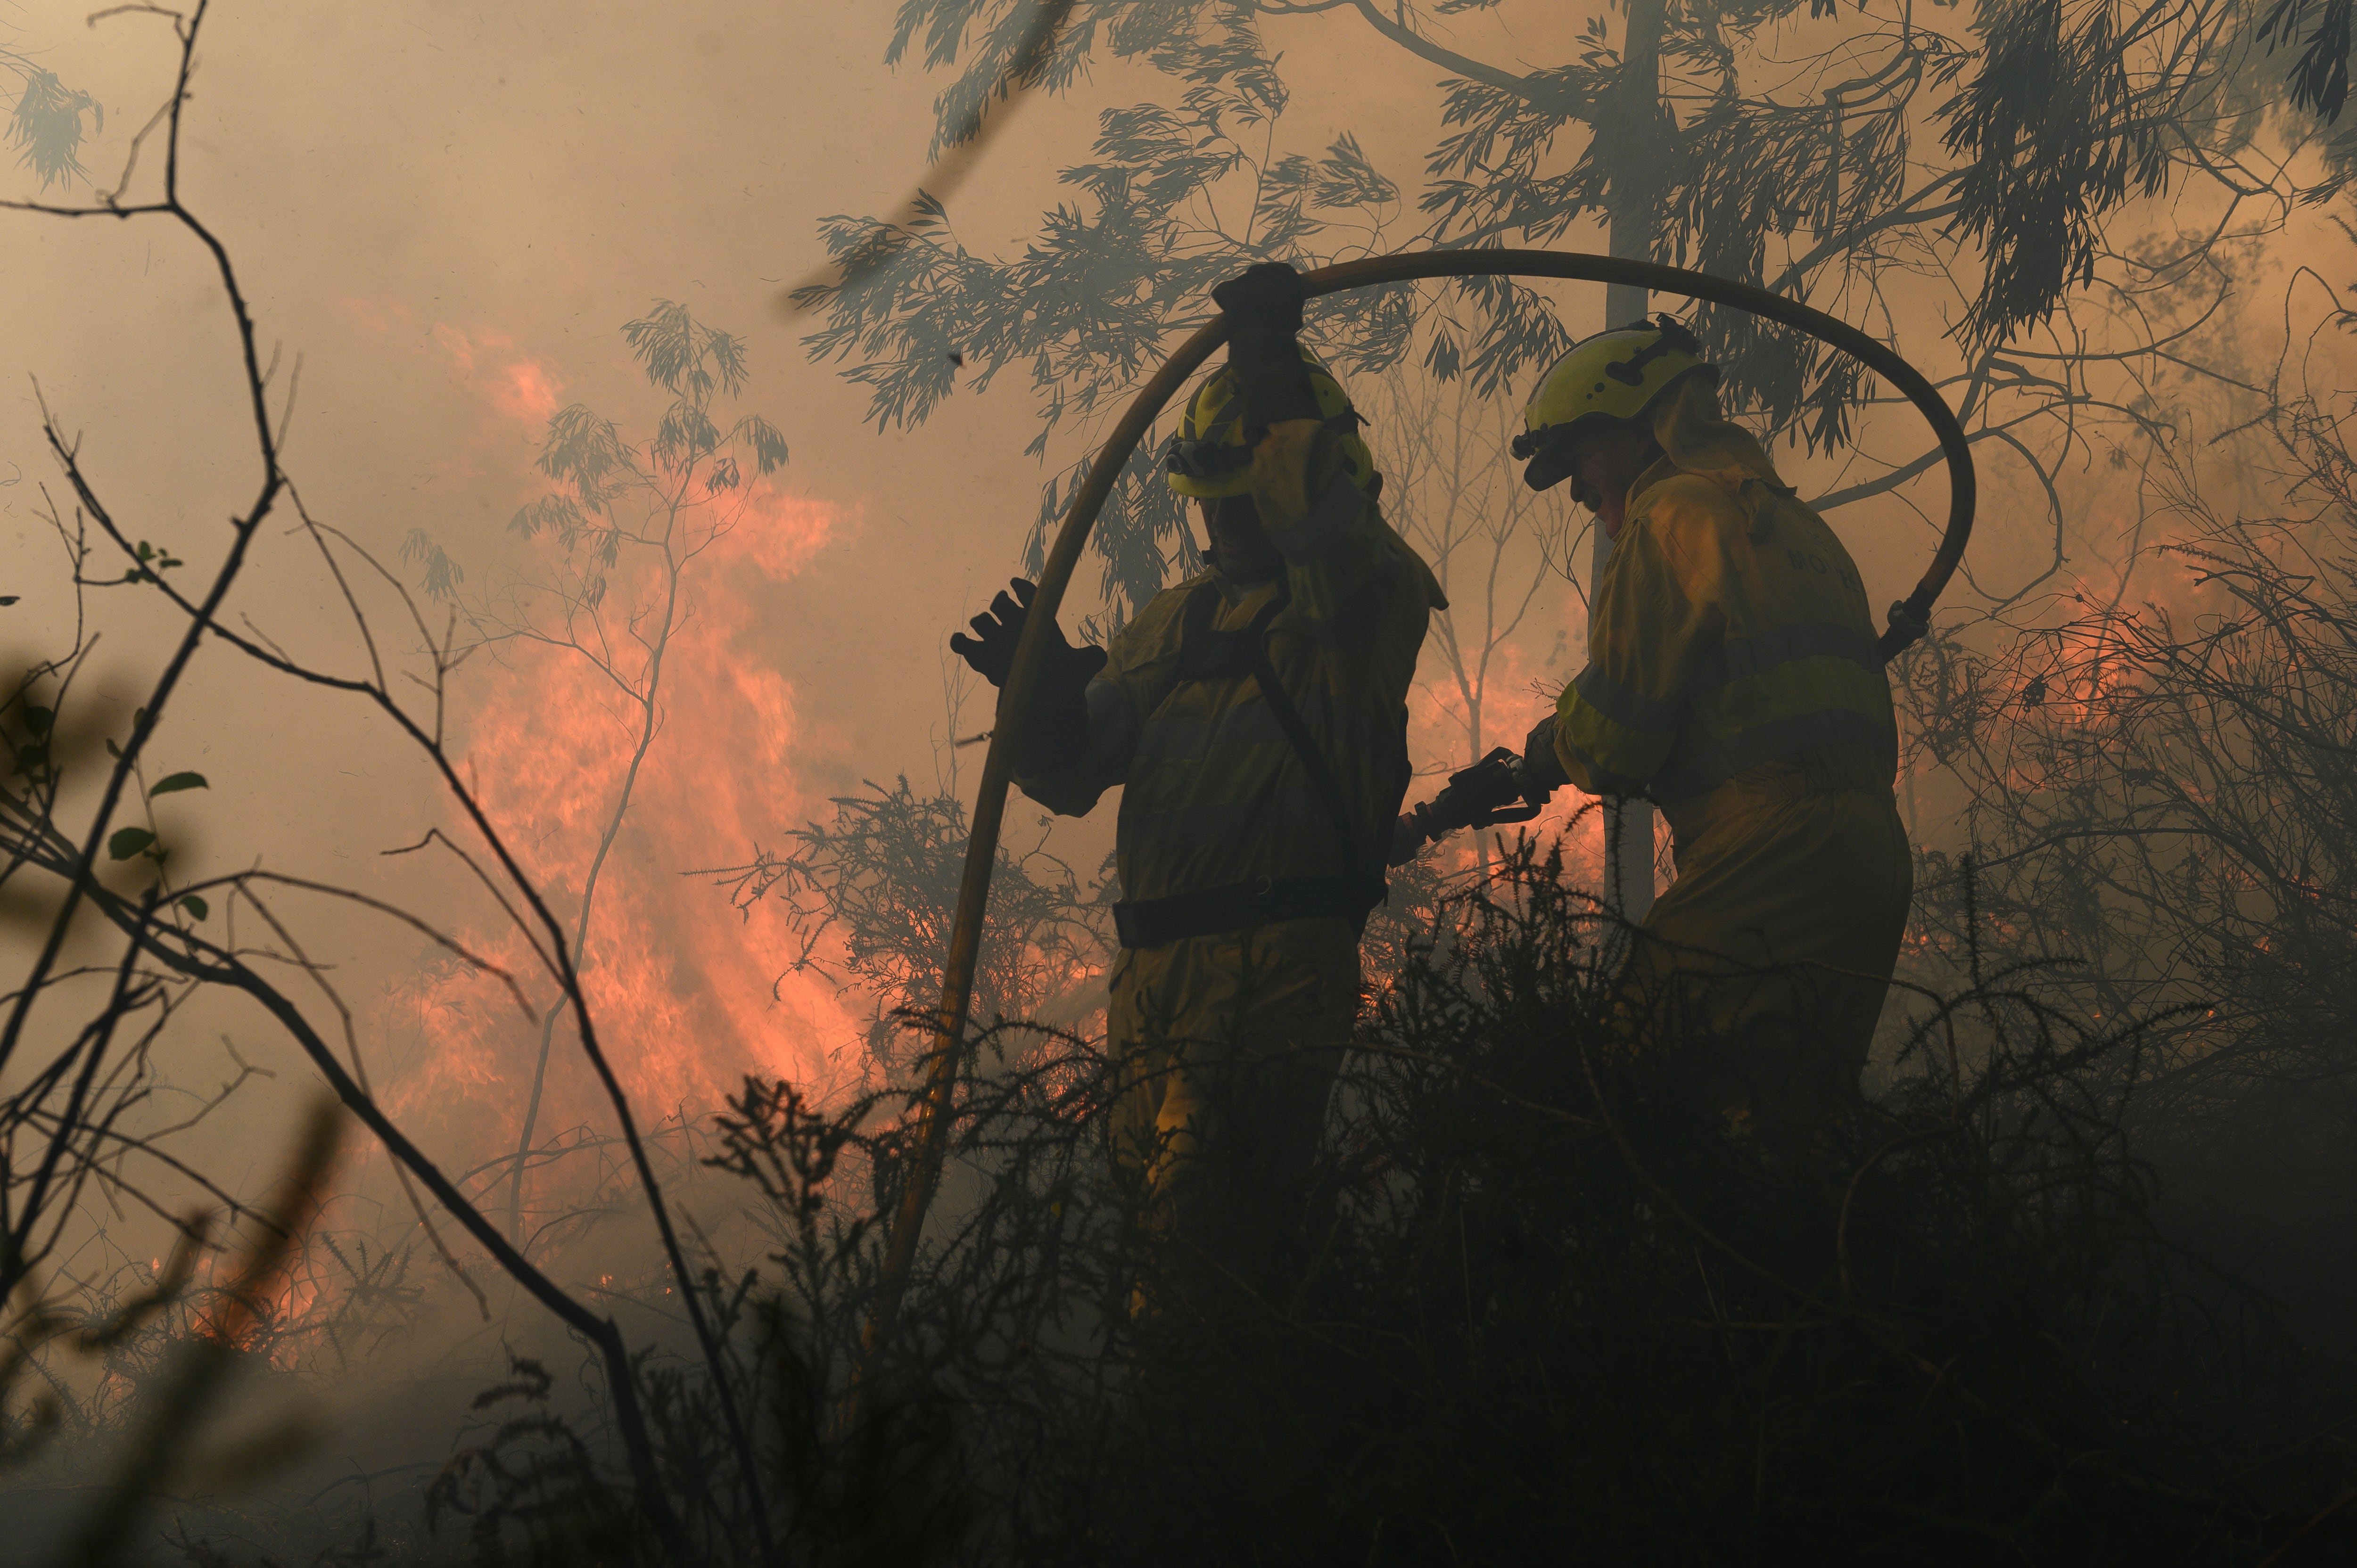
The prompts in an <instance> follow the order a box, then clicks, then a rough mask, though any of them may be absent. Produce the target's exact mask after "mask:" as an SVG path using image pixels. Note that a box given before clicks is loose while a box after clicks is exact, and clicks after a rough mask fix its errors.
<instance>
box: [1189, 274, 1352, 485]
mask: <svg viewBox="0 0 2357 1568" xmlns="http://www.w3.org/2000/svg"><path fill="white" fill-rule="evenodd" d="M1308 297H1309V295H1308V291H1307V290H1305V289H1304V288H1303V287H1302V286H1301V274H1299V273H1297V272H1295V271H1294V270H1293V268H1292V267H1291V266H1289V265H1287V264H1286V263H1283V262H1263V263H1260V264H1259V265H1257V266H1251V267H1246V268H1245V269H1244V270H1243V272H1241V273H1239V274H1236V275H1235V276H1234V277H1232V278H1230V279H1229V280H1228V281H1227V282H1225V283H1223V284H1222V285H1220V286H1219V287H1217V288H1215V289H1213V290H1212V291H1211V302H1212V303H1213V304H1214V305H1217V306H1219V307H1220V310H1221V313H1222V315H1224V316H1226V317H1227V318H1228V323H1229V327H1228V368H1229V369H1230V370H1232V371H1234V372H1235V377H1236V395H1237V397H1238V398H1239V399H1240V400H1241V401H1242V402H1243V414H1244V435H1245V436H1246V438H1247V439H1250V440H1253V441H1258V440H1259V438H1260V436H1261V435H1262V434H1263V433H1264V432H1265V431H1266V430H1267V429H1268V427H1269V426H1270V425H1272V424H1282V423H1283V422H1285V421H1286V420H1288V419H1322V418H1324V417H1325V412H1324V410H1322V409H1320V408H1319V407H1318V392H1317V390H1316V389H1315V388H1313V387H1312V386H1311V385H1310V384H1309V367H1308V365H1306V364H1304V363H1302V360H1301V345H1300V342H1299V340H1298V338H1299V334H1300V332H1301V306H1302V302H1303V301H1304V300H1306V299H1308Z"/></svg>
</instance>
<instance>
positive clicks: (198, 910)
mask: <svg viewBox="0 0 2357 1568" xmlns="http://www.w3.org/2000/svg"><path fill="white" fill-rule="evenodd" d="M180 908H183V909H186V910H187V911H188V913H189V914H191V915H194V916H195V917H196V918H198V919H199V920H201V919H203V918H205V917H206V916H207V915H210V914H211V913H212V906H211V905H210V904H208V903H206V902H205V901H204V900H203V899H202V898H199V897H197V896H196V895H195V894H193V893H188V894H184V895H182V896H181V898H180Z"/></svg>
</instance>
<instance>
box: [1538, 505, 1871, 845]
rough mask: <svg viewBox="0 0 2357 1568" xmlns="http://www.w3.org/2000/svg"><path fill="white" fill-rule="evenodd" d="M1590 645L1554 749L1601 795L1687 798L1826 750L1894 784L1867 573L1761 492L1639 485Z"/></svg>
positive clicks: (1823, 532) (1809, 515) (1604, 579)
mask: <svg viewBox="0 0 2357 1568" xmlns="http://www.w3.org/2000/svg"><path fill="white" fill-rule="evenodd" d="M1587 640H1588V664H1587V669H1585V670H1583V671H1580V673H1579V676H1578V678H1577V680H1575V681H1574V682H1572V683H1571V685H1570V686H1569V687H1567V688H1566V690H1565V692H1564V693H1563V696H1562V698H1561V700H1560V702H1559V703H1557V706H1556V713H1557V714H1558V722H1557V724H1556V726H1555V751H1556V754H1557V756H1558V757H1560V759H1561V760H1562V762H1563V765H1564V768H1565V770H1566V772H1567V773H1569V774H1570V776H1571V781H1572V782H1573V783H1574V784H1576V785H1577V786H1578V787H1580V788H1581V789H1586V790H1587V791H1588V792H1589V793H1591V794H1607V795H1610V794H1635V793H1638V792H1644V793H1647V794H1650V795H1652V797H1653V798H1654V799H1655V800H1661V801H1665V802H1666V801H1676V800H1686V799H1689V798H1692V797H1694V796H1697V795H1701V794H1703V793H1705V792H1706V791H1707V790H1709V789H1712V788H1714V787H1715V786H1717V785H1718V784H1721V783H1723V782H1725V781H1726V780H1727V779H1730V778H1732V777H1734V776H1735V775H1736V774H1738V773H1739V772H1741V771H1743V770H1744V769H1745V768H1752V767H1755V766H1757V765H1759V764H1760V763H1763V762H1772V761H1775V760H1777V759H1779V758H1781V757H1792V756H1796V755H1798V754H1800V753H1802V752H1804V751H1808V750H1812V749H1814V748H1817V747H1821V746H1864V747H1867V749H1868V750H1869V752H1870V753H1871V754H1872V755H1873V756H1874V757H1876V758H1877V760H1878V765H1880V766H1882V767H1884V768H1885V769H1886V772H1885V777H1886V778H1888V777H1889V776H1890V775H1891V774H1895V773H1896V771H1897V768H1898V760H1899V732H1898V726H1897V725H1896V723H1895V721H1894V720H1893V719H1892V717H1891V709H1890V688H1889V684H1888V683H1887V682H1885V680H1884V678H1883V673H1882V657H1881V654H1880V652H1879V651H1878V649H1877V647H1876V643H1875V634H1874V622H1873V619H1872V617H1871V614H1870V612H1869V610H1868V607H1867V597H1866V587H1865V585H1864V584H1863V583H1861V582H1860V581H1859V580H1858V575H1857V566H1856V565H1855V564H1852V562H1851V561H1850V557H1849V552H1848V551H1846V550H1845V549H1843V548H1842V544H1841V541H1840V540H1839V539H1837V538H1835V536H1834V532H1833V530H1832V529H1830V528H1828V527H1826V526H1825V521H1824V519H1823V518H1821V517H1819V516H1818V515H1817V514H1816V513H1815V512H1813V511H1812V510H1809V509H1808V508H1807V507H1806V506H1804V505H1803V504H1802V503H1801V502H1800V501H1798V500H1796V499H1793V498H1792V496H1790V495H1788V494H1786V493H1784V492H1783V491H1782V490H1781V489H1778V488H1776V487H1773V486H1770V485H1769V484H1768V483H1766V482H1765V481H1763V480H1760V479H1757V478H1752V479H1749V480H1748V481H1746V482H1744V483H1743V485H1742V488H1741V489H1740V491H1739V492H1737V491H1731V490H1730V489H1729V488H1728V483H1727V481H1726V480H1724V479H1721V478H1714V477H1707V476H1705V475H1701V474H1694V473H1685V472H1681V471H1679V470H1678V469H1677V468H1675V467H1672V466H1671V465H1670V464H1668V463H1666V462H1663V463H1660V464H1656V465H1655V466H1654V467H1652V468H1650V469H1648V470H1647V471H1646V472H1645V473H1644V474H1643V475H1641V476H1640V478H1638V480H1637V483H1636V484H1635V485H1634V486H1632V487H1631V492H1630V505H1629V519H1628V521H1627V523H1626V524H1625V525H1624V526H1623V527H1622V529H1621V531H1620V537H1619V538H1618V539H1617V540H1615V541H1614V542H1613V546H1612V553H1611V555H1610V557H1609V559H1608V560H1607V561H1606V563H1605V566H1604V571H1603V574H1602V575H1601V578H1600V579H1599V581H1598V584H1597V588H1596V596H1595V602H1594V606H1593V611H1592V616H1591V620H1590V627H1589V631H1588V639H1587Z"/></svg>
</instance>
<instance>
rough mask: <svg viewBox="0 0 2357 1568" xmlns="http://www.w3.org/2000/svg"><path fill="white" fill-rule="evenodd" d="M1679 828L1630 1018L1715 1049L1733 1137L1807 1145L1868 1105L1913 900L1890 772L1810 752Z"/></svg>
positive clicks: (1870, 762) (1630, 978)
mask: <svg viewBox="0 0 2357 1568" xmlns="http://www.w3.org/2000/svg"><path fill="white" fill-rule="evenodd" d="M1663 815H1664V816H1665V817H1666V818H1667V819H1668V820H1669V822H1670V827H1671V832H1672V834H1673V842H1674V853H1675V854H1676V858H1677V880H1676V881H1674V883H1672V884H1671V885H1670V888H1669V890H1668V891H1667V892H1666V893H1664V894H1663V895H1662V897H1661V899H1660V900H1659V901H1658V902H1657V903H1655V904H1654V906H1653V908H1652V914H1651V915H1650V916H1648V917H1647V918H1646V919H1645V921H1644V923H1643V925H1642V926H1641V929H1640V930H1639V931H1638V933H1637V938H1636V940H1635V943H1634V945H1633V947H1632V949H1631V953H1630V956H1629V960H1628V962H1627V966H1626V968H1625V969H1624V971H1623V972H1622V976H1621V982H1620V996H1619V1004H1620V1007H1621V1008H1622V1009H1623V1010H1624V1016H1625V1017H1627V1019H1628V1020H1629V1026H1631V1028H1633V1029H1636V1030H1638V1031H1641V1032H1648V1031H1649V1032H1652V1034H1653V1035H1654V1037H1655V1038H1656V1039H1659V1038H1660V1037H1661V1036H1662V1035H1663V1034H1665V1033H1666V1034H1674V1036H1676V1037H1677V1040H1678V1041H1681V1042H1685V1043H1691V1044H1693V1045H1695V1047H1697V1048H1698V1049H1699V1050H1700V1052H1701V1053H1702V1054H1701V1058H1700V1060H1699V1061H1698V1063H1697V1065H1698V1067H1699V1068H1700V1069H1701V1072H1702V1075H1703V1081H1704V1085H1705V1088H1706V1092H1708V1093H1709V1094H1710V1095H1711V1097H1712V1099H1713V1101H1715V1103H1716V1104H1717V1106H1718V1108H1719V1109H1720V1110H1721V1111H1723V1112H1725V1113H1726V1114H1727V1118H1728V1120H1729V1122H1730V1123H1731V1124H1733V1125H1735V1126H1736V1127H1738V1128H1742V1129H1745V1130H1748V1131H1750V1132H1753V1133H1757V1134H1758V1135H1759V1136H1760V1138H1761V1139H1762V1140H1763V1141H1765V1142H1767V1143H1769V1144H1771V1145H1772V1144H1781V1143H1788V1142H1791V1141H1792V1140H1794V1139H1797V1138H1802V1137H1804V1136H1806V1134H1807V1133H1808V1132H1809V1130H1810V1129H1812V1128H1814V1127H1818V1126H1822V1125H1824V1124H1825V1122H1826V1121H1827V1119H1828V1118H1829V1117H1831V1116H1834V1115H1836V1114H1838V1113H1839V1112H1841V1111H1842V1110H1843V1109H1844V1108H1846V1107H1847V1106H1851V1105H1854V1104H1856V1103H1857V1096H1858V1078H1859V1074H1860V1072H1861V1071H1862V1070H1863V1069H1864V1068H1865V1065H1866V1058H1867V1049H1868V1047H1870V1045H1871V1044H1872V1042H1873V1038H1874V1031H1875V1025H1876V1021H1877V1020H1878V1018H1879V1016H1880V1015H1881V1012H1882V1004H1883V1000H1884V997H1885V996H1886V994H1887V993H1889V975H1890V973H1891V971H1892V968H1893V966H1894V964H1895V963H1896V961H1897V959H1898V954H1899V942H1900V935H1901V933H1902V931H1903V930H1904V929H1905V927H1906V923H1907V909H1908V902H1909V899H1910V897H1912V895H1913V892H1914V865H1913V857H1912V855H1911V854H1910V849H1909V845H1908V842H1907V833H1906V829H1905V827H1904V825H1903V824H1902V823H1901V822H1900V817H1899V811H1898V807H1897V805H1896V803H1895V802H1894V801H1893V800H1892V799H1891V792H1890V785H1889V771H1888V765H1887V764H1886V763H1884V762H1882V761H1881V760H1880V758H1879V757H1878V756H1876V755H1875V754H1873V753H1870V752H1867V751H1866V750H1864V749H1863V748H1859V749H1856V750H1853V749H1850V748H1838V747H1836V748H1828V749H1826V750H1823V751H1816V752H1804V753H1802V754H1800V755H1798V756H1795V757H1788V758H1785V759H1783V760H1781V761H1779V762H1773V763H1767V764H1763V765H1760V766H1759V767H1756V768H1748V769H1746V770H1744V771H1743V772H1741V773H1738V774H1737V775H1736V776H1735V777H1734V778H1733V779H1728V780H1727V782H1726V783H1724V784H1722V785H1720V786H1719V787H1718V788H1717V789H1713V790H1712V791H1710V792H1709V793H1708V794H1707V795H1705V796H1703V797H1700V798H1699V799H1696V800H1689V801H1686V802H1684V803H1682V804H1680V805H1675V806H1670V807H1665V808H1663Z"/></svg>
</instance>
